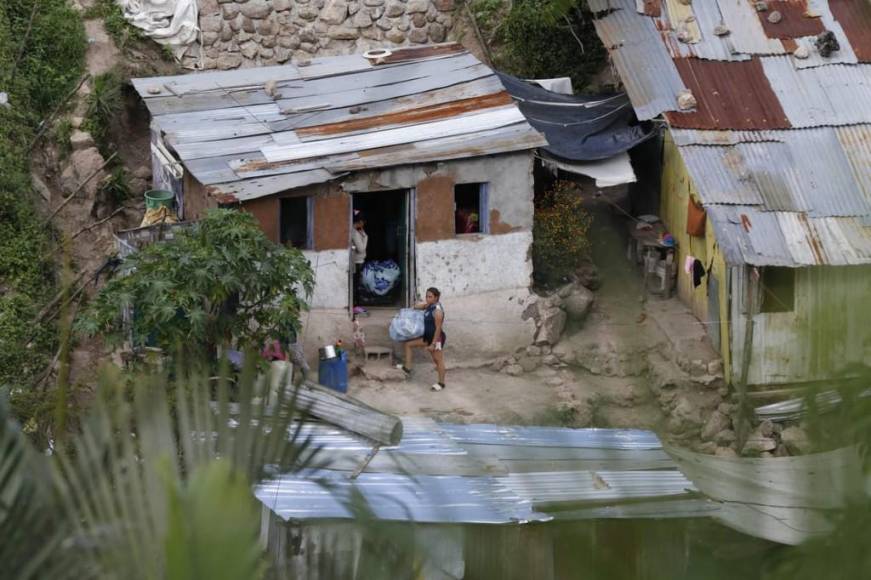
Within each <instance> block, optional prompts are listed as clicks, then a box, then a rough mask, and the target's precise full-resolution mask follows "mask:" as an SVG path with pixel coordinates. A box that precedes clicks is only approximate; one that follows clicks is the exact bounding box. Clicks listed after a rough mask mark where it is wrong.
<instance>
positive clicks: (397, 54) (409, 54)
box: [375, 42, 466, 66]
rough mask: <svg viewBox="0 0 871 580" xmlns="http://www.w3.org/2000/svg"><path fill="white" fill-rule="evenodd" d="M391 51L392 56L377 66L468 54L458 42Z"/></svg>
mask: <svg viewBox="0 0 871 580" xmlns="http://www.w3.org/2000/svg"><path fill="white" fill-rule="evenodd" d="M391 50H392V52H391V54H390V56H387V57H385V58H382V59H378V61H377V62H376V63H375V65H376V66H377V65H382V64H394V63H397V62H406V61H409V60H419V59H422V58H432V57H434V56H445V55H450V54H459V53H462V52H466V49H465V48H463V46H462V45H461V44H458V43H456V42H446V43H444V44H432V45H429V46H407V47H403V48H398V49H391Z"/></svg>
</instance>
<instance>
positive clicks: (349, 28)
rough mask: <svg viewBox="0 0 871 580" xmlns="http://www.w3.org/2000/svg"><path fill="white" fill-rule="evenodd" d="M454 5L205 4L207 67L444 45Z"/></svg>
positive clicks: (404, 0) (196, 57)
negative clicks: (417, 45)
mask: <svg viewBox="0 0 871 580" xmlns="http://www.w3.org/2000/svg"><path fill="white" fill-rule="evenodd" d="M454 7H455V4H454V0H199V9H200V28H201V30H202V46H200V47H197V49H196V50H192V51H191V52H190V54H189V55H188V57H187V63H186V64H188V65H195V66H196V67H197V68H203V69H233V68H238V67H242V66H257V65H274V64H283V63H285V62H288V61H292V62H300V61H305V60H308V59H311V58H312V57H314V56H331V55H340V54H352V53H358V52H363V51H366V50H368V49H370V48H378V47H390V46H401V45H415V44H427V43H438V42H445V41H446V40H449V39H450V36H451V30H452V28H453V26H454V18H455V16H454Z"/></svg>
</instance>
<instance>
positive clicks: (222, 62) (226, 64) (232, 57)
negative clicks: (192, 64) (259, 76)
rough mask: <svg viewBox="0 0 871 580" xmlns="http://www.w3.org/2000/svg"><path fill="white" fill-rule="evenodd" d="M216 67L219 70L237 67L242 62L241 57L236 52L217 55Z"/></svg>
mask: <svg viewBox="0 0 871 580" xmlns="http://www.w3.org/2000/svg"><path fill="white" fill-rule="evenodd" d="M216 64H217V67H218V68H219V69H221V70H228V69H234V68H239V65H241V64H242V57H241V56H239V55H238V54H237V53H232V52H229V53H224V54H222V55H221V56H219V57H218V61H217V63H216Z"/></svg>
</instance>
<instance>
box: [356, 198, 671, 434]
mask: <svg viewBox="0 0 871 580" xmlns="http://www.w3.org/2000/svg"><path fill="white" fill-rule="evenodd" d="M594 191H595V189H592V190H591V191H589V192H587V194H588V195H589V197H590V199H589V203H588V207H589V211H590V212H591V214H592V215H593V223H592V225H591V230H590V233H589V235H590V240H591V242H592V249H591V251H592V258H593V261H594V263H595V264H596V265H597V267H598V269H599V273H600V278H601V287H600V288H599V289H598V290H597V291H596V301H595V302H594V305H593V309H592V311H591V313H590V314H589V316H588V317H587V319H586V320H585V321H584V322H583V324H582V325H580V326H578V327H574V326H569V327H568V328H567V330H566V333H565V334H564V336H563V339H562V341H561V344H562V343H567V344H568V345H572V347H573V348H578V349H582V350H583V349H587V348H589V349H590V350H592V349H595V348H599V347H603V348H604V346H607V347H608V350H609V351H610V352H611V353H614V352H616V353H619V354H621V355H623V356H624V357H626V358H627V359H629V361H630V365H629V366H632V365H631V359H632V358H637V357H643V356H645V353H646V352H647V351H649V350H650V349H654V348H657V347H658V346H659V345H660V343H661V342H662V338H661V337H658V336H657V332H656V329H655V327H654V325H653V323H652V322H651V321H650V320H648V319H647V317H646V315H644V313H643V312H644V303H643V302H642V300H641V298H642V292H641V280H640V274H639V273H638V271H637V270H635V269H634V267H633V265H632V264H631V263H630V262H629V261H628V260H627V259H626V258H625V248H626V245H625V234H624V232H625V227H626V226H625V218H624V217H623V216H622V214H621V213H620V212H619V211H618V210H617V209H616V208H615V206H614V205H613V201H612V200H610V198H609V199H608V201H605V199H604V198H597V199H594V198H593V197H592V194H593V192H594ZM612 195H614V197H615V199H616V198H620V197H621V195H622V192H621V191H614V192H612ZM446 356H447V357H448V365H449V366H448V375H447V381H446V382H447V385H448V387H447V388H446V389H445V390H444V391H441V392H433V391H431V390H430V385H431V384H432V383H433V382H435V380H436V374H435V369H434V367H433V365H432V363H431V362H430V361H429V360H428V357H426V356H424V354H423V353H420V356H419V357H418V358H417V359H416V361H417V362H416V365H415V368H414V373H413V375H412V377H411V378H410V379H408V380H407V381H397V382H391V381H384V382H382V381H373V380H370V379H367V378H366V377H364V376H357V377H352V379H351V381H350V386H349V393H350V394H351V395H353V396H355V397H358V398H360V399H361V400H363V401H365V402H366V403H368V404H370V405H372V406H374V407H376V408H379V409H382V410H384V411H386V412H390V413H394V414H398V415H410V416H414V415H424V416H429V417H433V418H436V419H439V420H444V421H448V422H461V423H475V422H481V423H483V422H486V423H501V424H526V425H533V424H535V425H564V426H577V427H581V426H595V427H638V428H649V429H656V430H659V429H660V428H661V426H662V422H663V412H662V411H661V409H660V406H659V405H658V404H657V402H656V400H655V399H654V397H653V394H652V392H651V391H650V389H649V388H648V382H649V381H648V380H647V377H646V375H645V374H644V373H639V374H630V372H621V371H620V370H618V371H617V372H616V374H618V375H620V374H625V375H629V376H606V375H609V374H610V375H614V374H615V373H614V372H600V373H599V374H594V373H592V372H590V371H589V370H587V369H585V368H582V367H581V366H579V365H572V366H568V365H565V364H559V365H555V366H544V365H542V366H539V367H538V368H537V369H535V370H533V371H532V372H525V373H523V374H522V375H520V376H508V375H506V374H504V373H500V372H496V371H494V370H492V369H491V368H489V367H479V368H459V367H461V366H462V363H459V364H458V363H457V361H455V360H454V361H452V360H451V358H450V357H451V353H450V351H448V352H447V354H446ZM452 362H453V363H454V365H455V368H451V363H452Z"/></svg>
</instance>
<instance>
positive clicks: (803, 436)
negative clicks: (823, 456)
mask: <svg viewBox="0 0 871 580" xmlns="http://www.w3.org/2000/svg"><path fill="white" fill-rule="evenodd" d="M780 440H781V441H782V442H783V445H784V446H785V447H786V449H787V450H788V451H789V452H790V453H791V454H792V455H803V454H805V453H810V452H811V451H812V450H813V445H812V444H811V441H810V439H809V438H808V436H807V433H806V432H805V430H804V429H802V428H801V427H787V428H786V429H784V430H783V432H782V433H781V434H780Z"/></svg>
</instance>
